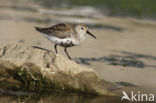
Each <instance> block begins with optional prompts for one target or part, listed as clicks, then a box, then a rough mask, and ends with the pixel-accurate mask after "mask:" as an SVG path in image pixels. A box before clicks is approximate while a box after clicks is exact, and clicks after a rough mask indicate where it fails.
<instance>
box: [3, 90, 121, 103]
mask: <svg viewBox="0 0 156 103" xmlns="http://www.w3.org/2000/svg"><path fill="white" fill-rule="evenodd" d="M0 103H120V97H108V96H92V95H82V94H74V93H63V92H59V93H56V92H53V93H47V92H46V93H32V92H22V91H11V90H2V89H0Z"/></svg>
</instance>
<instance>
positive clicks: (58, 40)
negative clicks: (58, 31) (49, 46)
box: [43, 34, 80, 45]
mask: <svg viewBox="0 0 156 103" xmlns="http://www.w3.org/2000/svg"><path fill="white" fill-rule="evenodd" d="M43 35H44V36H45V37H46V38H47V39H49V40H50V41H52V42H53V43H54V44H58V45H62V44H70V43H73V45H79V44H80V43H79V42H78V40H76V39H75V38H73V37H70V38H63V39H62V38H58V37H55V36H48V35H47V34H43Z"/></svg>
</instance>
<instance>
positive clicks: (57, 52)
mask: <svg viewBox="0 0 156 103" xmlns="http://www.w3.org/2000/svg"><path fill="white" fill-rule="evenodd" d="M54 48H55V52H56V54H57V53H58V52H57V44H55V46H54Z"/></svg>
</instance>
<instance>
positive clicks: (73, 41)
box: [35, 23, 96, 59]
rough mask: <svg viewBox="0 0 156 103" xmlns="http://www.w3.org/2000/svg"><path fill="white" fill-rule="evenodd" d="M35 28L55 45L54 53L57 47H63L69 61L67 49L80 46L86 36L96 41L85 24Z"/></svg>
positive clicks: (60, 24) (64, 24)
mask: <svg viewBox="0 0 156 103" xmlns="http://www.w3.org/2000/svg"><path fill="white" fill-rule="evenodd" d="M35 28H36V30H37V31H39V32H41V33H42V34H43V35H44V36H45V37H46V38H47V39H49V40H50V41H51V42H53V43H54V44H55V45H54V48H55V52H56V53H58V52H57V45H59V46H62V47H65V48H64V51H65V53H66V55H67V56H68V58H69V59H71V57H70V56H69V54H68V52H67V48H68V47H72V46H78V45H80V43H81V42H82V41H83V40H84V39H85V37H86V34H89V35H90V36H92V37H93V38H95V39H96V37H95V36H94V35H93V34H91V32H90V31H89V30H88V27H87V26H86V25H85V24H74V23H59V24H56V25H53V26H51V27H48V28H40V27H35Z"/></svg>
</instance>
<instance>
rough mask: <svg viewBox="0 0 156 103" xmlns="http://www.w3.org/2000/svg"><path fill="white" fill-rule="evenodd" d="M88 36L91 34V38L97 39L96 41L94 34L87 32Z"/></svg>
mask: <svg viewBox="0 0 156 103" xmlns="http://www.w3.org/2000/svg"><path fill="white" fill-rule="evenodd" d="M86 33H87V34H89V35H90V36H92V37H93V38H95V39H96V37H95V36H94V35H93V34H92V33H90V32H89V31H88V30H87V32H86Z"/></svg>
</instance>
